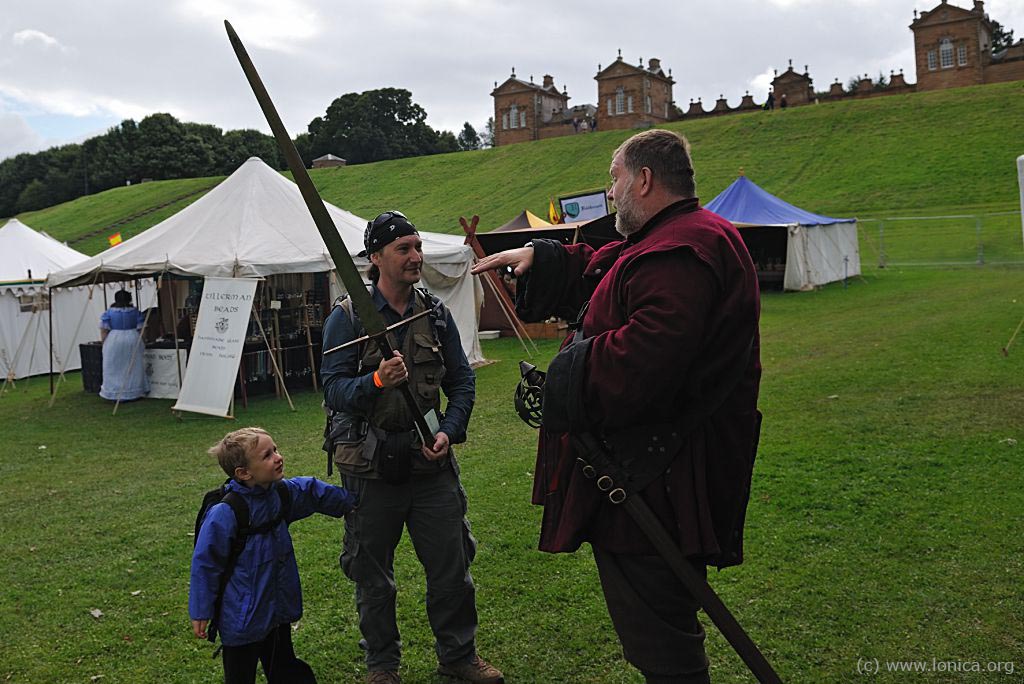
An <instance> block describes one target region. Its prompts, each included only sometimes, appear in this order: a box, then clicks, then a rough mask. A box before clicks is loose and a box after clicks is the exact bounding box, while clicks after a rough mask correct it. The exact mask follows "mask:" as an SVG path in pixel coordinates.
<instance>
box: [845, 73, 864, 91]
mask: <svg viewBox="0 0 1024 684" xmlns="http://www.w3.org/2000/svg"><path fill="white" fill-rule="evenodd" d="M861 78H863V76H861V75H859V74H858V75H856V76H851V77H850V80H849V81H847V82H846V92H848V93H855V92H857V86H859V85H860V79H861Z"/></svg>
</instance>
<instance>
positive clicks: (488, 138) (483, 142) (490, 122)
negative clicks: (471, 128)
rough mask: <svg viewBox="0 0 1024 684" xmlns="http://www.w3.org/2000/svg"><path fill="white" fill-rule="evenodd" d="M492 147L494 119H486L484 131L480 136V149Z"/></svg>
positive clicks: (490, 117)
mask: <svg viewBox="0 0 1024 684" xmlns="http://www.w3.org/2000/svg"><path fill="white" fill-rule="evenodd" d="M487 147H494V117H493V116H489V117H487V121H485V122H484V131H483V133H481V134H480V148H481V149H484V148H487Z"/></svg>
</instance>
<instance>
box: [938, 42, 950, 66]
mask: <svg viewBox="0 0 1024 684" xmlns="http://www.w3.org/2000/svg"><path fill="white" fill-rule="evenodd" d="M939 64H941V65H942V68H943V69H949V68H950V67H952V66H953V41H951V40H950V39H949V38H943V39H942V42H941V43H939Z"/></svg>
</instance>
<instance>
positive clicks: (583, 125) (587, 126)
mask: <svg viewBox="0 0 1024 684" xmlns="http://www.w3.org/2000/svg"><path fill="white" fill-rule="evenodd" d="M589 130H590V123H589V122H588V121H587V120H586V119H584V120H583V121H582V122H581V123H580V133H587V132H588V131H589Z"/></svg>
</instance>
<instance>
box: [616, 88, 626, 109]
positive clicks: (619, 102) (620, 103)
mask: <svg viewBox="0 0 1024 684" xmlns="http://www.w3.org/2000/svg"><path fill="white" fill-rule="evenodd" d="M625 111H626V93H625V91H623V90H622V88H619V89H618V90H616V91H615V113H616V114H623V113H625Z"/></svg>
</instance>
